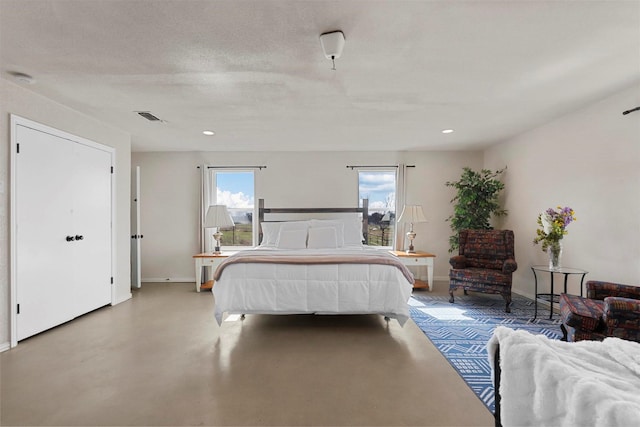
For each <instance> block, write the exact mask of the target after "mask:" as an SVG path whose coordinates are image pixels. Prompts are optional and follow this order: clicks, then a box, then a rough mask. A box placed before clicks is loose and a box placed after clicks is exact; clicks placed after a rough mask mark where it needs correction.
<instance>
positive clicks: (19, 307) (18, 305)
mask: <svg viewBox="0 0 640 427" xmlns="http://www.w3.org/2000/svg"><path fill="white" fill-rule="evenodd" d="M18 314H20V304H18Z"/></svg>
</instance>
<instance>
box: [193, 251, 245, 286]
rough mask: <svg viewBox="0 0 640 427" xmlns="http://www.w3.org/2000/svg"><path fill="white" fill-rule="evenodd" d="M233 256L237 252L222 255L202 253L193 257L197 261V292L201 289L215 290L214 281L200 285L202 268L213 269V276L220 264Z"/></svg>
mask: <svg viewBox="0 0 640 427" xmlns="http://www.w3.org/2000/svg"><path fill="white" fill-rule="evenodd" d="M233 254H235V252H222V253H221V254H212V253H202V254H198V255H194V256H193V258H194V259H195V261H196V292H200V289H211V288H213V280H207V281H206V282H205V283H203V284H202V285H200V282H202V267H211V274H212V275H213V272H214V271H216V268H218V266H219V265H220V263H221V262H222V261H224V259H225V258H227V257H228V256H230V255H233Z"/></svg>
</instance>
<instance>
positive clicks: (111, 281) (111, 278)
mask: <svg viewBox="0 0 640 427" xmlns="http://www.w3.org/2000/svg"><path fill="white" fill-rule="evenodd" d="M111 284H112V285H113V277H112V278H111Z"/></svg>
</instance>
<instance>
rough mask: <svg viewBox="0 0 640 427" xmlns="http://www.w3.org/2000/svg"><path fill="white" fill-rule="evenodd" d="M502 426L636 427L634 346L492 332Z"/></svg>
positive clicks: (638, 394)
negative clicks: (498, 350) (496, 352)
mask: <svg viewBox="0 0 640 427" xmlns="http://www.w3.org/2000/svg"><path fill="white" fill-rule="evenodd" d="M498 344H499V345H500V367H501V371H502V375H501V379H500V396H501V398H502V401H501V408H502V410H501V411H500V415H501V421H502V425H504V426H580V427H583V426H606V427H614V426H638V425H640V344H639V343H636V342H631V341H625V340H621V339H618V338H606V339H605V340H604V341H603V342H598V341H579V342H571V343H568V342H562V341H557V340H550V339H548V338H547V337H545V336H543V335H533V334H530V333H528V332H526V331H522V330H519V331H514V330H512V329H509V328H506V327H502V326H501V327H498V328H496V330H495V332H494V335H493V337H492V338H491V339H490V340H489V343H488V344H487V348H488V351H489V355H490V357H489V360H490V362H491V364H492V365H493V355H494V354H495V351H496V346H497V345H498Z"/></svg>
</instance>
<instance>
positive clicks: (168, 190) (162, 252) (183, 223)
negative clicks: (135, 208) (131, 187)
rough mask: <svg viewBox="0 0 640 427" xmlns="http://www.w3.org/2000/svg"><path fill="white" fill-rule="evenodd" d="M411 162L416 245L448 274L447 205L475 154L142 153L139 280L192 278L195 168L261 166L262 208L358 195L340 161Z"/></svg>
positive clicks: (344, 202) (348, 201)
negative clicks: (420, 214)
mask: <svg viewBox="0 0 640 427" xmlns="http://www.w3.org/2000/svg"><path fill="white" fill-rule="evenodd" d="M398 163H406V164H408V165H415V166H416V167H415V168H409V169H408V170H407V202H408V203H412V204H421V205H422V206H423V207H424V212H425V215H426V217H427V219H428V220H429V222H428V223H426V224H416V225H415V226H414V229H415V231H416V233H417V238H416V240H415V247H416V249H418V250H424V251H428V252H432V253H435V254H436V255H437V258H436V260H435V276H436V278H441V279H444V278H446V277H448V259H449V254H448V252H447V250H448V239H449V231H450V230H449V223H447V222H445V219H446V218H447V217H448V216H449V215H450V214H451V213H452V210H453V209H452V207H451V204H450V203H449V202H450V200H451V198H452V197H453V195H454V193H453V191H452V190H451V189H450V188H449V187H446V186H445V185H444V183H445V182H446V181H449V180H456V179H458V177H459V176H460V173H461V172H462V168H463V167H464V166H469V167H472V168H474V169H477V168H480V167H481V166H482V153H481V152H196V153H193V152H189V153H182V152H177V153H176V152H153V153H149V152H142V153H132V160H131V164H132V166H134V167H135V166H140V168H141V198H140V199H141V200H140V202H141V217H142V234H143V235H144V239H143V240H142V277H143V280H156V279H160V280H171V281H186V280H188V281H191V280H194V267H193V259H192V255H193V254H195V253H197V252H198V250H199V245H198V233H199V231H198V225H197V224H198V215H199V188H200V175H199V170H198V169H197V166H198V165H200V164H211V165H219V166H234V165H236V166H238V165H240V166H242V165H256V166H257V165H265V166H267V168H266V169H263V170H261V171H256V181H257V182H256V198H264V199H265V203H266V204H267V207H269V206H272V207H322V206H327V207H350V206H355V205H356V203H357V199H358V179H357V172H356V171H353V170H351V169H347V168H346V166H347V165H394V164H398Z"/></svg>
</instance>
